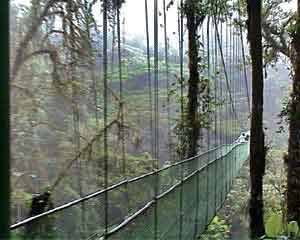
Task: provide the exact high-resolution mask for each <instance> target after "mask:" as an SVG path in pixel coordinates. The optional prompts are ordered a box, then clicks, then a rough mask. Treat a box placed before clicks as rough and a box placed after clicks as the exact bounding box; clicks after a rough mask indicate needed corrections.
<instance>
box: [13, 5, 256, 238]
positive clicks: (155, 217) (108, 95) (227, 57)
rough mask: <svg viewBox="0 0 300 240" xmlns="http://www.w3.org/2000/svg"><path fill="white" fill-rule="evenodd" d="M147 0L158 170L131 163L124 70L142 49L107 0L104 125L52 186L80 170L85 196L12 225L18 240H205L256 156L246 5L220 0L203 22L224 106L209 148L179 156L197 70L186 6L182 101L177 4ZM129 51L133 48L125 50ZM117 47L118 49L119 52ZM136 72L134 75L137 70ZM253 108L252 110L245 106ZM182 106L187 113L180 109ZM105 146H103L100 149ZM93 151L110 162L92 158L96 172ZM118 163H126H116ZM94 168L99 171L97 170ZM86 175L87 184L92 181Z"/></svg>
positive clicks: (209, 75)
mask: <svg viewBox="0 0 300 240" xmlns="http://www.w3.org/2000/svg"><path fill="white" fill-rule="evenodd" d="M149 2H151V3H152V2H153V6H154V10H153V12H154V14H153V16H152V17H151V16H149V10H148V5H149ZM144 3H145V4H144V6H145V8H144V10H145V14H144V17H145V29H146V33H145V35H146V56H145V59H146V66H147V83H148V90H149V92H148V97H149V99H148V100H149V112H150V119H149V122H148V123H147V128H149V134H150V135H151V140H150V142H151V144H150V145H151V146H150V150H149V152H151V156H152V157H151V158H149V164H148V165H147V166H148V168H150V169H151V170H148V171H147V172H146V173H143V174H139V175H138V176H136V175H135V174H133V173H132V172H133V170H132V166H130V164H131V163H130V162H129V161H128V159H126V149H125V148H126V147H125V144H126V134H125V131H126V130H125V128H126V123H125V120H126V119H124V115H125V114H124V112H126V97H127V94H128V93H126V89H124V76H123V75H124V72H125V71H128V66H127V69H125V64H124V63H123V62H124V60H125V58H129V57H130V54H132V52H135V49H132V48H130V47H128V46H127V47H126V43H125V37H124V36H125V34H124V33H123V34H122V32H121V30H122V29H121V19H122V13H121V7H117V8H116V9H114V10H111V9H110V8H109V6H108V5H106V1H103V6H102V12H101V15H102V16H103V24H102V27H103V29H102V32H103V34H102V36H101V37H102V45H103V46H101V51H102V59H101V64H102V71H103V73H102V74H103V75H102V78H101V81H102V83H103V95H102V100H101V104H103V112H101V114H99V112H97V110H96V113H95V120H96V125H97V124H99V118H101V117H102V118H103V119H101V120H102V122H103V128H101V131H100V132H99V133H98V134H97V135H96V136H95V137H94V138H92V140H91V141H90V142H89V143H88V144H87V145H86V146H85V147H84V148H83V149H81V146H82V145H81V144H80V137H79V138H78V139H77V140H75V142H76V144H75V145H76V147H75V149H76V156H75V158H73V159H71V161H69V162H67V164H66V166H65V168H64V169H63V171H62V174H60V175H59V177H58V178H57V180H56V181H55V183H54V184H53V186H52V187H51V192H52V191H55V190H54V188H55V187H57V185H58V184H60V183H61V182H62V181H63V180H64V179H65V178H66V176H67V175H68V173H71V172H72V173H75V174H77V175H78V176H77V177H78V179H76V180H75V182H76V183H77V186H76V188H77V187H78V189H79V190H78V192H79V195H80V197H79V198H77V199H75V200H71V201H68V202H67V203H63V204H61V205H59V206H55V207H51V208H47V209H43V210H44V211H42V212H39V213H36V214H32V216H29V217H27V218H25V219H22V220H20V221H17V222H16V223H15V224H13V225H11V232H12V234H13V236H16V238H17V239H18V238H20V239H23V238H25V239H120V240H121V239H128V240H134V239H136V240H138V239H141V240H142V239H196V238H197V237H198V236H199V235H200V234H201V233H203V231H204V230H205V228H206V227H207V225H208V224H209V223H210V222H211V220H212V219H213V217H214V216H215V215H216V213H217V211H218V210H219V209H220V208H221V207H222V205H223V203H224V201H225V199H226V196H227V194H228V193H229V191H230V189H231V187H232V184H233V181H234V179H235V178H236V176H237V175H238V173H239V170H240V169H241V167H242V166H243V164H244V163H245V161H246V160H247V159H248V156H249V142H248V141H236V140H237V138H238V136H239V135H240V132H241V131H243V130H245V129H247V118H248V115H249V111H250V99H249V88H248V80H247V69H246V61H245V51H246V49H245V48H244V43H243V42H244V36H243V33H242V28H241V26H240V25H239V24H238V22H239V20H240V18H241V16H240V8H239V7H240V3H239V1H237V2H236V3H235V2H234V1H233V2H232V5H234V4H236V6H238V7H237V9H236V10H233V11H235V12H234V13H233V14H230V13H225V14H224V15H222V16H221V15H219V14H217V12H218V9H217V8H218V7H217V6H216V11H215V12H212V13H211V14H210V15H209V16H208V17H207V18H206V19H205V20H204V21H203V23H202V24H201V27H199V34H200V37H199V41H201V44H200V45H201V48H200V53H199V54H200V56H201V59H202V61H203V65H206V67H203V69H204V70H201V74H202V75H201V78H203V79H209V81H211V83H209V86H208V87H207V89H206V93H207V96H208V97H209V98H211V99H213V102H214V103H215V108H214V110H211V111H210V112H209V120H208V122H210V123H211V125H210V128H209V129H202V131H201V136H202V140H201V141H199V145H200V147H201V150H199V154H198V155H196V156H194V157H191V158H187V159H186V158H185V157H184V156H183V155H181V154H179V157H178V156H175V155H176V154H175V152H176V149H175V148H174V146H173V145H174V143H178V144H179V145H181V146H183V145H184V144H185V143H184V142H183V140H182V137H181V135H180V134H182V133H180V134H179V137H178V136H174V135H173V134H172V127H173V125H175V124H174V120H172V118H177V119H179V120H180V119H181V120H182V119H183V118H184V114H185V112H184V101H185V100H184V98H185V95H186V81H185V78H186V77H187V76H186V74H185V71H186V65H185V57H184V55H185V50H186V49H185V48H186V44H185V42H186V39H185V38H186V37H185V32H186V31H185V23H184V14H183V12H182V11H180V10H178V13H177V14H178V15H177V17H178V22H177V23H178V25H177V28H178V32H177V33H173V35H175V37H174V38H175V40H177V43H178V46H177V47H178V49H177V50H176V51H177V53H178V59H175V60H174V61H175V62H176V63H178V64H177V65H174V66H177V67H178V69H176V71H177V73H178V75H177V76H176V77H177V80H178V81H177V82H178V84H179V87H178V88H177V89H176V91H177V92H178V95H179V98H180V101H179V105H180V106H179V107H178V106H177V107H174V103H172V100H171V97H170V94H169V92H170V91H171V85H172V84H173V85H175V86H177V85H176V80H175V81H174V82H172V78H171V73H170V69H169V67H170V65H171V64H170V63H171V59H170V56H169V50H170V41H171V40H170V39H171V37H170V36H168V31H167V26H168V25H169V24H168V23H170V21H171V20H170V19H169V20H168V15H167V11H168V9H169V8H171V6H170V5H167V4H166V2H165V0H164V1H162V5H161V6H160V4H159V3H158V1H157V0H154V1H147V0H145V2H144ZM181 4H182V3H181ZM179 5H180V4H179ZM159 9H163V10H162V12H163V14H160V12H159ZM178 9H180V7H178ZM111 11H113V13H114V14H113V16H114V18H113V19H114V20H113V21H114V23H115V24H114V25H113V27H115V25H116V35H117V37H116V39H114V38H115V28H113V31H112V32H113V44H112V46H110V47H112V48H114V44H116V45H117V47H116V49H117V54H116V55H117V59H118V60H117V62H118V70H117V71H116V72H113V71H115V70H114V69H112V72H113V73H117V74H114V75H113V74H112V75H113V76H117V77H116V79H118V81H119V83H118V84H119V86H118V87H119V89H118V94H116V93H115V92H114V91H113V90H114V87H113V85H110V82H109V78H110V77H111V76H109V72H108V71H109V69H108V61H109V59H108V53H109V52H108V48H109V46H108V41H109V38H108V32H109V31H108V28H109V26H110V25H109V20H108V14H109V12H111ZM160 15H162V20H161V19H160V18H159V17H160ZM150 20H151V21H152V22H153V23H154V26H153V28H154V29H153V30H154V31H153V45H152V46H151V41H150V34H149V22H150ZM124 21H125V20H124V19H123V22H124ZM168 21H169V22H168ZM124 25H125V24H124ZM160 26H163V32H162V35H163V36H164V37H163V38H164V41H163V45H164V51H162V52H164V58H163V60H162V59H160V55H162V54H163V53H161V52H159V50H160V42H159V33H160ZM123 30H124V29H123ZM122 35H123V36H122ZM122 38H123V39H122ZM74 46H75V45H74ZM151 47H152V48H153V54H152V52H151V51H152V49H151ZM122 49H123V50H124V51H123V52H122ZM125 50H126V51H127V55H126V54H124V52H125ZM114 55H115V53H113V54H112V56H114ZM127 60H128V59H127ZM114 61H115V60H112V62H114ZM152 63H153V64H152ZM112 68H113V67H112ZM127 75H129V74H128V72H127ZM162 75H164V78H163V81H166V83H165V84H166V88H167V91H166V93H161V91H160V87H161V81H162V80H161V78H162V77H161V76H162ZM97 94H99V93H97V92H95V105H96V106H98V105H99V100H97ZM162 94H164V97H165V98H166V102H165V104H166V106H167V108H166V110H164V111H165V112H163V113H162V110H161V106H160V104H161V103H160V100H161V97H162ZM110 99H117V100H116V101H117V102H118V107H119V110H118V113H117V120H111V116H110V114H111V111H112V110H111V108H110V102H109V100H110ZM75 100H76V99H75ZM76 104H79V103H78V102H77V101H74V105H76ZM203 105H204V104H203ZM203 105H201V103H200V106H199V109H201V108H202V109H203V108H205V106H203ZM174 109H175V110H177V111H174ZM244 109H248V111H246V113H245V110H244ZM199 111H201V110H199ZM176 112H179V113H178V114H176ZM162 114H165V115H166V116H167V117H166V118H167V128H168V136H167V139H168V140H167V144H166V145H167V148H168V152H169V157H168V159H162V157H161V155H160V151H161V148H162V140H161V138H160V136H161V134H160V130H161V123H160V117H161V115H162ZM74 116H75V117H74V133H78V132H79V119H80V116H79V113H76V112H75V113H74ZM110 121H111V122H110ZM113 125H117V126H118V128H119V130H120V131H119V138H120V142H121V144H120V145H121V151H120V153H121V154H120V155H121V159H119V160H118V162H110V161H113V160H112V159H110V157H111V155H112V152H113V151H114V146H110V145H109V144H110V143H112V140H111V139H110V133H109V129H110V127H111V126H113ZM183 128H184V127H183ZM177 138H178V139H177ZM99 148H100V149H101V151H100V153H99V151H98V152H97V151H95V149H99ZM97 154H98V156H97ZM91 155H93V156H94V158H95V159H99V158H100V159H101V163H100V165H97V166H95V163H90V162H91V161H87V162H86V165H88V164H90V165H89V166H86V169H87V170H86V171H85V173H86V174H87V176H82V175H81V173H82V172H81V171H82V169H83V168H84V166H83V159H88V160H89V159H91V158H92V157H91ZM100 155H101V157H100ZM99 162H100V161H99ZM114 164H116V166H113V165H114ZM138 166H139V163H137V164H136V165H135V167H138ZM88 174H91V175H98V176H97V177H94V178H92V177H91V176H88ZM134 175H135V176H134ZM98 178H100V180H99V179H98ZM86 179H87V180H86ZM85 180H86V182H87V183H83V182H84V181H85ZM92 181H99V182H100V183H99V184H98V189H93V191H91V189H90V187H89V185H88V183H89V182H92ZM58 194H64V193H63V192H59V193H58ZM43 201H44V202H47V201H48V199H47V200H46V199H40V202H39V204H40V205H43ZM44 207H45V206H44Z"/></svg>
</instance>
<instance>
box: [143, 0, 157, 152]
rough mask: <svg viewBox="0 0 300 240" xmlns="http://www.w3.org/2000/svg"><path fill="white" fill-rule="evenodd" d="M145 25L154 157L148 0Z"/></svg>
mask: <svg viewBox="0 0 300 240" xmlns="http://www.w3.org/2000/svg"><path fill="white" fill-rule="evenodd" d="M145 23H146V24H145V25H146V45H147V46H146V47H147V81H148V96H149V112H150V134H151V139H150V144H151V155H152V157H154V155H155V153H154V131H153V130H154V127H153V109H152V83H151V81H152V79H151V61H150V39H149V16H148V0H145Z"/></svg>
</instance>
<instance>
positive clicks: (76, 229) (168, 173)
mask: <svg viewBox="0 0 300 240" xmlns="http://www.w3.org/2000/svg"><path fill="white" fill-rule="evenodd" d="M248 155H249V144H248V143H242V144H236V145H224V146H221V147H219V148H216V149H214V150H211V151H208V152H206V153H204V154H201V155H199V156H196V157H194V158H191V159H188V160H185V161H181V162H179V163H176V164H172V165H170V166H165V167H164V168H162V169H159V170H158V171H155V172H152V173H149V174H146V175H143V176H140V177H137V178H134V179H131V180H127V181H123V182H120V183H118V184H116V185H114V186H111V187H110V188H108V189H105V190H102V191H99V192H96V193H93V194H90V195H88V196H86V197H84V198H82V199H79V200H76V201H73V202H71V203H68V204H66V205H63V206H61V207H58V208H55V209H52V210H50V211H48V212H45V213H43V214H41V215H38V216H35V217H32V218H29V219H26V220H25V221H22V222H20V223H17V224H15V225H13V226H12V227H11V229H12V233H13V235H14V236H16V237H18V238H20V239H24V238H25V239H50V238H51V239H101V238H105V239H128V240H129V239H130V240H134V239H193V238H194V237H195V236H197V235H199V234H200V233H201V232H202V231H203V230H204V229H205V226H207V224H208V223H209V222H210V221H211V219H212V218H213V216H214V215H215V213H216V211H217V210H218V209H219V208H220V207H221V206H222V204H223V202H224V200H225V198H226V195H227V193H228V191H229V189H230V186H231V184H232V181H233V179H234V178H235V176H236V174H237V173H238V170H239V169H240V167H241V165H242V164H243V162H244V161H245V160H246V159H247V158H248ZM155 187H157V193H158V194H157V195H156V196H155ZM105 194H107V197H108V202H107V203H106V202H105V197H104V195H105ZM82 211H83V212H82ZM105 211H107V218H108V219H107V222H108V229H105Z"/></svg>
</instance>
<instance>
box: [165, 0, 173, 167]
mask: <svg viewBox="0 0 300 240" xmlns="http://www.w3.org/2000/svg"><path fill="white" fill-rule="evenodd" d="M163 13H164V42H165V65H166V84H167V118H168V151H169V161H171V156H172V154H171V153H172V148H171V144H172V142H171V141H172V139H171V137H172V136H171V112H170V96H169V91H170V79H169V55H168V35H167V13H166V0H163Z"/></svg>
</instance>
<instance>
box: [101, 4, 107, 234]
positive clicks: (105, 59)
mask: <svg viewBox="0 0 300 240" xmlns="http://www.w3.org/2000/svg"><path fill="white" fill-rule="evenodd" d="M107 4H108V0H103V6H102V7H103V13H102V14H103V102H104V106H103V117H104V121H103V125H104V126H103V127H104V131H103V143H104V144H103V145H104V146H103V151H104V154H103V158H104V186H105V188H108V131H107V118H108V116H107V113H108V108H107V105H108V102H107V96H108V94H107V93H108V92H107V87H108V83H107V58H108V54H107V11H108V9H107ZM104 202H105V209H104V227H105V236H106V234H107V232H108V193H107V192H105V194H104Z"/></svg>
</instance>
